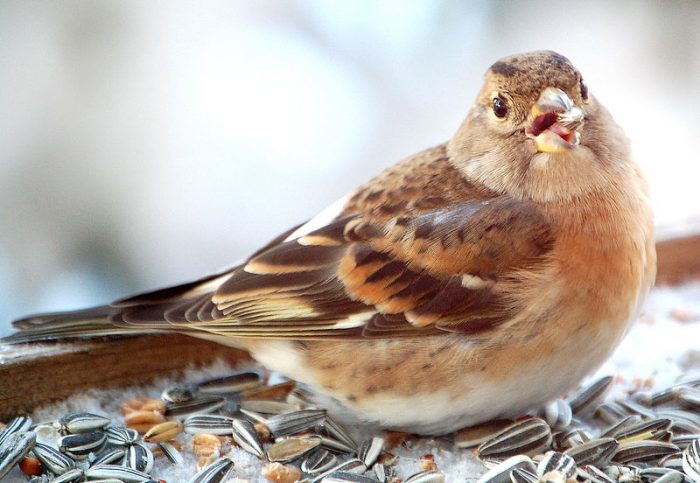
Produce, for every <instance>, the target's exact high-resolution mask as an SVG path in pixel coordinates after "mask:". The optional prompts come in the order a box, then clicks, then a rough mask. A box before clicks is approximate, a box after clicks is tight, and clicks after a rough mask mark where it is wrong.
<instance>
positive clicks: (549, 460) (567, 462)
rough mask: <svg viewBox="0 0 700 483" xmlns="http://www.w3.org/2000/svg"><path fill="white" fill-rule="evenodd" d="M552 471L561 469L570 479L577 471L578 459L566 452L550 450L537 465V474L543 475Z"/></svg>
mask: <svg viewBox="0 0 700 483" xmlns="http://www.w3.org/2000/svg"><path fill="white" fill-rule="evenodd" d="M550 471H561V472H562V473H563V474H564V476H565V477H566V478H567V479H568V478H571V477H572V476H573V475H574V474H575V473H576V461H574V459H573V458H572V457H571V456H569V455H567V454H564V453H559V452H557V451H548V452H547V453H545V454H544V457H543V458H542V459H541V460H540V462H539V464H538V465H537V474H538V475H539V476H543V475H544V474H546V473H549V472H550Z"/></svg>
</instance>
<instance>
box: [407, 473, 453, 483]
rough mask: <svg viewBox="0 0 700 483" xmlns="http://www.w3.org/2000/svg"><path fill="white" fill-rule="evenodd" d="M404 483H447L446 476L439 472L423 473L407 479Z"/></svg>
mask: <svg viewBox="0 0 700 483" xmlns="http://www.w3.org/2000/svg"><path fill="white" fill-rule="evenodd" d="M404 483H445V474H444V473H442V472H441V471H438V470H430V471H421V472H420V473H416V474H414V475H411V476H409V477H408V478H406V479H405V480H404Z"/></svg>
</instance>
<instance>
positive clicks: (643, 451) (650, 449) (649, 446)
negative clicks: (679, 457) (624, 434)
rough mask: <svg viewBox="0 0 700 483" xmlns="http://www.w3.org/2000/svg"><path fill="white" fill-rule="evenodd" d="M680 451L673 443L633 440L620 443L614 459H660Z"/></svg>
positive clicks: (621, 461) (625, 461) (626, 460)
mask: <svg viewBox="0 0 700 483" xmlns="http://www.w3.org/2000/svg"><path fill="white" fill-rule="evenodd" d="M679 451H680V448H679V447H678V446H676V445H675V444H672V443H664V442H663V441H633V442H630V443H625V444H620V446H619V447H618V448H617V451H615V453H614V454H613V460H614V461H616V462H618V463H623V464H625V463H630V462H632V461H637V462H649V461H658V460H660V459H661V458H663V457H664V456H668V455H670V454H674V453H677V452H679Z"/></svg>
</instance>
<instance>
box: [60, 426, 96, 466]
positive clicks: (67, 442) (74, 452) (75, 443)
mask: <svg viewBox="0 0 700 483" xmlns="http://www.w3.org/2000/svg"><path fill="white" fill-rule="evenodd" d="M106 442H107V434H106V433H103V432H102V431H93V432H91V433H81V434H69V435H67V436H61V437H60V438H58V449H59V450H60V451H61V452H62V453H65V454H67V455H68V456H70V457H71V458H73V459H84V458H87V457H88V455H89V454H90V453H97V452H99V451H100V450H101V449H102V447H103V446H104V445H105V443H106Z"/></svg>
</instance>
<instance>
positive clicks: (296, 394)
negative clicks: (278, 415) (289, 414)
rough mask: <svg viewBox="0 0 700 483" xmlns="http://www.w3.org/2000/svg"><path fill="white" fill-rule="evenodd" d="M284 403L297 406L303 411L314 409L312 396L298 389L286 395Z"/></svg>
mask: <svg viewBox="0 0 700 483" xmlns="http://www.w3.org/2000/svg"><path fill="white" fill-rule="evenodd" d="M286 401H287V402H288V403H292V404H299V405H300V406H301V407H303V408H304V409H315V408H316V405H315V403H314V397H313V395H312V394H311V393H310V392H309V391H307V390H305V389H302V388H300V387H296V388H294V389H292V390H291V391H290V392H289V394H287V399H286Z"/></svg>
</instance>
